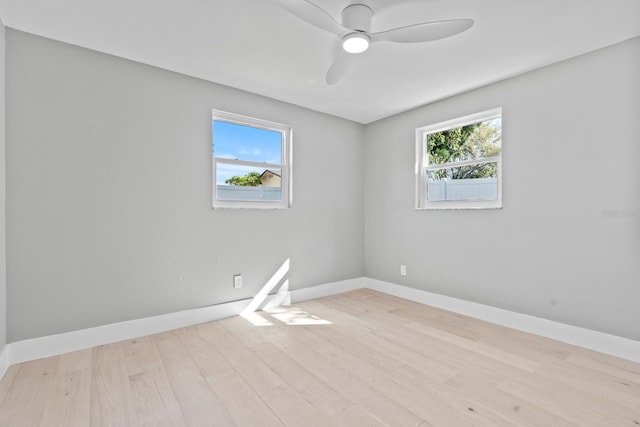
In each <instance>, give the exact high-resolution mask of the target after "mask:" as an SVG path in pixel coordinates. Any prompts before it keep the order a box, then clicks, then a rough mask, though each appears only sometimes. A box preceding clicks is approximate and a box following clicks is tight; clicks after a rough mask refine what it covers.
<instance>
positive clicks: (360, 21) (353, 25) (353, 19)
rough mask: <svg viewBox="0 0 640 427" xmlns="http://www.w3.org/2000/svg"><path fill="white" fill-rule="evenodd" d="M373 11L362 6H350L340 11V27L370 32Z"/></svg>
mask: <svg viewBox="0 0 640 427" xmlns="http://www.w3.org/2000/svg"><path fill="white" fill-rule="evenodd" d="M372 17H373V11H372V10H371V9H369V7H368V6H365V5H364V4H352V5H350V6H347V7H345V8H344V10H343V11H342V25H343V26H344V27H346V28H350V29H352V30H355V31H358V32H364V33H368V32H370V31H371V19H372Z"/></svg>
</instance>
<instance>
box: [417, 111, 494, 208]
mask: <svg viewBox="0 0 640 427" xmlns="http://www.w3.org/2000/svg"><path fill="white" fill-rule="evenodd" d="M497 118H502V108H501V107H498V108H492V109H490V110H486V111H482V112H479V113H474V114H470V115H467V116H463V117H458V118H455V119H450V120H445V121H443V122H438V123H434V124H431V125H427V126H422V127H419V128H416V163H415V175H416V177H415V179H416V183H415V186H416V194H415V208H416V210H442V209H502V150H500V155H499V156H492V157H480V158H477V159H472V160H463V161H459V162H451V163H443V164H433V165H432V164H429V153H428V147H427V139H426V136H427V135H429V134H431V133H436V132H442V131H446V130H450V129H455V128H459V127H462V126H466V125H470V124H473V123H478V122H484V121H487V120H493V119H497ZM501 134H502V129H501ZM494 162H495V163H496V164H497V169H496V177H497V197H496V199H495V200H440V201H429V200H428V175H427V172H428V171H432V170H438V169H448V168H455V167H460V166H470V165H475V164H483V163H494Z"/></svg>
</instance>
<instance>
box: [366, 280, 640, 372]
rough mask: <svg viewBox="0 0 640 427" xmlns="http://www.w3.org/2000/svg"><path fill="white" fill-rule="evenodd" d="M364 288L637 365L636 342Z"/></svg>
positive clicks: (383, 286)
mask: <svg viewBox="0 0 640 427" xmlns="http://www.w3.org/2000/svg"><path fill="white" fill-rule="evenodd" d="M365 283H366V286H365V287H366V288H368V289H372V290H375V291H379V292H384V293H386V294H389V295H394V296H397V297H400V298H404V299H408V300H411V301H415V302H419V303H422V304H426V305H430V306H433V307H437V308H442V309H444V310H448V311H453V312H455V313H459V314H464V315H467V316H470V317H474V318H476V319H481V320H486V321H488V322H492V323H497V324H498V325H502V326H507V327H509V328H513V329H517V330H520V331H524V332H529V333H532V334H535V335H540V336H543V337H547V338H551V339H554V340H558V341H562V342H566V343H568V344H573V345H577V346H580V347H584V348H588V349H591V350H595V351H599V352H601V353H606V354H610V355H612V356H617V357H621V358H623V359H627V360H631V361H634V362H640V342H638V341H633V340H630V339H627V338H622V337H618V336H615V335H610V334H605V333H602V332H596V331H592V330H589V329H584V328H579V327H577V326H571V325H566V324H564V323H559V322H554V321H551V320H546V319H541V318H539V317H534V316H529V315H526V314H521V313H516V312H513V311H508V310H503V309H501V308H496V307H491V306H488V305H483V304H478V303H474V302H470V301H465V300H461V299H457V298H452V297H447V296H444V295H440V294H434V293H431V292H427V291H423V290H420V289H415V288H409V287H407V286H401V285H396V284H394V283H389V282H383V281H381V280H376V279H369V278H367V279H366V282H365Z"/></svg>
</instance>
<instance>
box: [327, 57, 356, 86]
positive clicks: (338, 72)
mask: <svg viewBox="0 0 640 427" xmlns="http://www.w3.org/2000/svg"><path fill="white" fill-rule="evenodd" d="M352 62H353V55H351V54H349V53H346V52H345V53H342V54H341V55H340V56H338V57H337V58H336V60H335V61H333V64H331V67H329V71H327V77H326V78H325V80H326V82H327V84H328V85H332V84H336V83H338V82H339V81H340V80H342V78H343V77H344V76H345V75H346V74H347V71H349V68H351V63H352Z"/></svg>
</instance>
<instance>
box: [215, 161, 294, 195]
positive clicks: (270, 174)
mask: <svg viewBox="0 0 640 427" xmlns="http://www.w3.org/2000/svg"><path fill="white" fill-rule="evenodd" d="M281 176H282V170H281V169H265V168H260V167H253V166H243V165H233V164H229V163H225V162H224V161H220V160H218V161H217V163H216V198H217V200H244V201H280V200H281V199H282V179H281Z"/></svg>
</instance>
